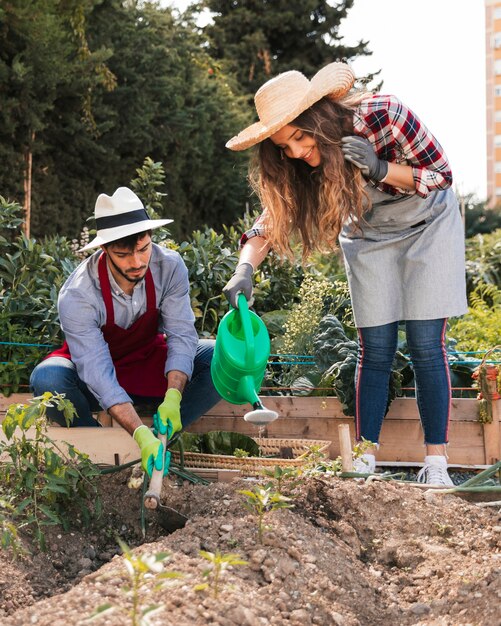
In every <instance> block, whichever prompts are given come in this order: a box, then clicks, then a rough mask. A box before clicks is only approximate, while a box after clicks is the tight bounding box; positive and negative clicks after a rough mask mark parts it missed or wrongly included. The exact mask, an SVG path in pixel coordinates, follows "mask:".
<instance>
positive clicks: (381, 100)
mask: <svg viewBox="0 0 501 626" xmlns="http://www.w3.org/2000/svg"><path fill="white" fill-rule="evenodd" d="M353 117H354V119H353V127H354V130H355V134H357V135H361V136H362V137H366V138H367V139H368V140H369V141H370V142H371V143H372V145H373V147H374V150H375V151H376V154H377V155H378V157H379V158H380V159H383V160H385V161H389V162H390V163H400V164H402V165H410V166H412V173H413V176H414V181H415V184H416V189H415V191H409V190H406V189H399V188H397V187H392V186H391V185H387V184H385V183H374V184H375V186H376V187H377V188H378V189H380V190H381V191H384V192H385V193H388V194H390V195H392V196H397V195H403V194H405V195H412V194H417V195H418V196H421V197H422V198H426V196H427V195H428V194H429V193H431V192H432V191H435V190H436V189H447V188H448V187H450V186H451V184H452V172H451V170H450V166H449V162H448V160H447V157H446V155H445V153H444V151H443V149H442V146H441V145H440V144H439V142H438V141H437V140H436V139H435V137H434V136H433V135H432V134H431V133H430V131H429V130H428V129H427V128H426V126H424V124H423V123H422V122H421V121H420V120H419V118H418V117H417V116H416V115H415V114H414V113H413V112H412V111H411V110H410V109H408V108H407V107H406V106H405V105H404V104H403V103H402V102H400V100H399V99H398V98H396V97H395V96H382V95H379V94H377V95H374V96H371V97H369V98H366V99H365V100H363V101H362V102H361V103H360V104H359V105H358V106H357V108H356V109H355V111H354V116H353ZM258 236H261V237H262V236H264V228H263V214H261V216H260V217H258V219H257V220H256V222H255V223H254V224H253V226H252V228H251V229H249V230H248V231H247V232H246V233H244V234H243V235H242V238H241V240H240V246H243V245H244V244H245V243H246V242H247V241H248V240H249V239H251V238H252V237H258Z"/></svg>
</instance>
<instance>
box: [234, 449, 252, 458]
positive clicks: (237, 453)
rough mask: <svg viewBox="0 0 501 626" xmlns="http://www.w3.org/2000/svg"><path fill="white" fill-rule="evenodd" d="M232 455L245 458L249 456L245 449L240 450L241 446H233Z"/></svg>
mask: <svg viewBox="0 0 501 626" xmlns="http://www.w3.org/2000/svg"><path fill="white" fill-rule="evenodd" d="M233 456H235V457H237V459H245V458H246V457H248V456H250V453H249V452H247V450H242V448H235V449H234V450H233Z"/></svg>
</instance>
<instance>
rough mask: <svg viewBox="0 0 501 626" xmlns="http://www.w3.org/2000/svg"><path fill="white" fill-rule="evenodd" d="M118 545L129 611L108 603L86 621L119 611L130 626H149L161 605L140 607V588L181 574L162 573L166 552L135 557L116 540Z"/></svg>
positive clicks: (123, 543)
mask: <svg viewBox="0 0 501 626" xmlns="http://www.w3.org/2000/svg"><path fill="white" fill-rule="evenodd" d="M118 543H119V545H120V547H121V549H122V552H123V555H124V565H125V569H126V572H127V575H128V577H129V584H128V585H127V586H125V587H123V590H124V592H125V594H126V596H127V599H128V600H129V601H130V603H131V605H132V606H131V608H130V609H128V610H126V609H122V608H118V607H115V606H113V605H112V604H109V603H107V604H102V605H101V606H99V607H97V609H96V610H95V611H94V613H92V615H90V616H89V617H88V618H87V620H86V621H89V622H91V621H93V620H95V619H97V618H99V617H101V616H103V615H104V614H105V613H108V612H111V611H114V610H119V611H125V612H126V613H127V615H128V617H129V618H130V620H131V621H130V624H131V626H149V625H150V623H151V622H150V618H151V617H152V616H153V614H154V613H155V612H156V611H158V610H159V609H161V608H162V605H161V604H154V605H149V606H146V607H142V606H141V598H140V591H141V588H142V587H144V585H145V584H146V583H147V582H148V580H152V579H153V580H154V582H156V583H158V581H160V580H161V579H165V578H181V577H182V574H179V573H177V572H165V571H163V561H165V559H167V558H168V556H169V555H168V554H167V553H166V552H158V553H157V554H141V555H135V554H133V553H132V552H131V550H130V548H129V547H128V546H127V545H126V544H125V542H123V541H121V540H120V539H118ZM160 586H161V585H160ZM157 587H158V585H157Z"/></svg>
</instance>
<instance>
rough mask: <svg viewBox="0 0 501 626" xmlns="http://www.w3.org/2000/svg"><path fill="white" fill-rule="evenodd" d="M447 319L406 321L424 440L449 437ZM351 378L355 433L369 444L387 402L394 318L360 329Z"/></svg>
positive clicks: (436, 441)
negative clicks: (379, 324)
mask: <svg viewBox="0 0 501 626" xmlns="http://www.w3.org/2000/svg"><path fill="white" fill-rule="evenodd" d="M446 325H447V320H446V319H436V320H408V321H406V323H405V326H406V334H407V346H408V349H409V352H410V356H411V360H412V364H413V367H414V374H415V381H416V400H417V404H418V408H419V415H420V417H421V423H422V425H423V430H424V439H425V443H426V444H444V443H447V442H448V436H449V417H450V403H451V381H450V375H449V363H448V360H447V354H446V350H445V329H446ZM358 334H359V341H360V348H359V355H358V365H357V372H356V377H355V398H356V401H355V406H356V410H355V425H356V429H355V430H356V437H357V440H360V439H361V438H362V437H363V438H364V439H368V440H369V441H372V442H373V443H378V442H379V434H380V432H381V426H382V424H383V419H384V416H385V413H386V407H387V403H388V384H389V380H390V374H391V366H392V362H393V358H394V356H395V352H396V350H397V341H398V322H392V323H391V324H384V325H383V326H371V327H367V328H359V329H358Z"/></svg>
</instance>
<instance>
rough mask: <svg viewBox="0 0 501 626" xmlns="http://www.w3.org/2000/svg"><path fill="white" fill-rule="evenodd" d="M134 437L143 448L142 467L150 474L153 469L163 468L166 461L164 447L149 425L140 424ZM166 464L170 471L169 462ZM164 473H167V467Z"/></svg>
mask: <svg viewBox="0 0 501 626" xmlns="http://www.w3.org/2000/svg"><path fill="white" fill-rule="evenodd" d="M133 437H134V441H135V442H136V443H137V445H138V446H139V447H140V449H141V467H142V468H143V470H144V471H145V472H147V473H148V476H151V474H152V472H153V469H156V470H161V469H162V464H163V462H164V447H163V445H162V443H161V442H160V441H159V440H158V439H157V438H156V437H155V435H154V434H153V433H152V432H151V430H150V429H149V428H148V426H146V425H145V424H143V425H142V426H138V427H137V428H136V430H135V431H134V435H133ZM165 465H166V466H167V467H166V469H167V471H168V470H169V465H168V464H167V463H166V464H165ZM164 473H166V472H165V469H164Z"/></svg>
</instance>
